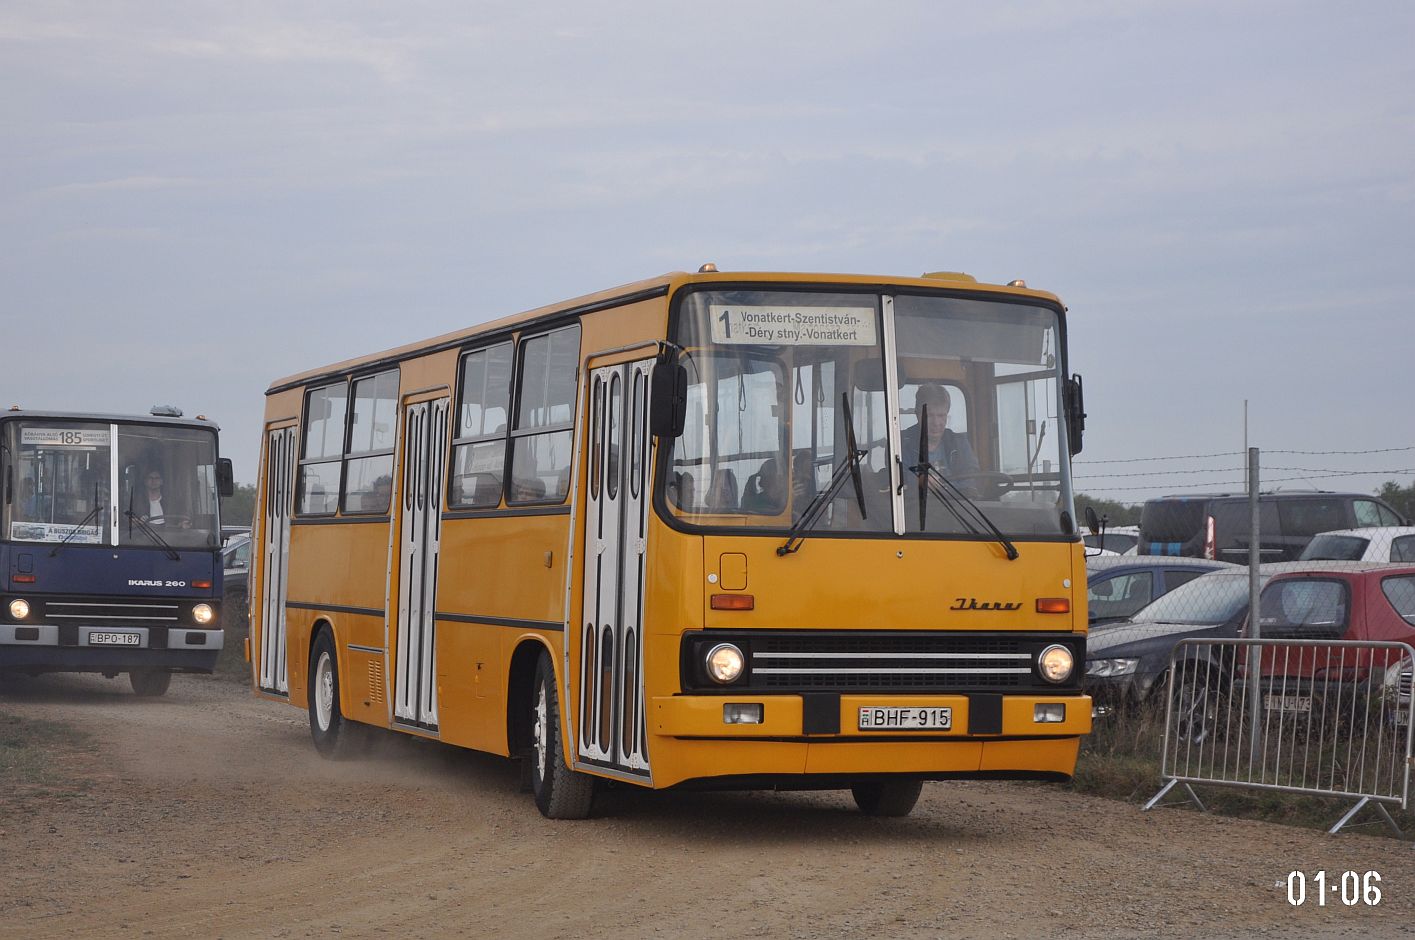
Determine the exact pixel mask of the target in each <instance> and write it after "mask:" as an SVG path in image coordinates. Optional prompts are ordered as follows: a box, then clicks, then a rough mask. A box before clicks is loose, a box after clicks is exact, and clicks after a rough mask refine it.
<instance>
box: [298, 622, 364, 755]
mask: <svg viewBox="0 0 1415 940" xmlns="http://www.w3.org/2000/svg"><path fill="white" fill-rule="evenodd" d="M309 700H310V704H309V712H310V737H312V738H314V748H315V750H316V751H319V753H320V754H322V755H324V756H325V757H329V758H335V759H338V758H343V757H348V756H349V754H350V753H351V752H352V751H353V750H354V744H355V738H356V737H357V736H358V729H357V728H356V727H355V726H354V722H352V721H349V720H348V719H347V718H345V717H344V713H343V711H341V710H340V708H339V658H338V657H337V656H335V654H334V637H333V636H332V635H331V634H330V632H329V631H328V630H327V629H326V630H321V631H320V633H319V636H318V637H317V638H316V639H315V641H314V648H313V649H312V650H311V651H310V682H309Z"/></svg>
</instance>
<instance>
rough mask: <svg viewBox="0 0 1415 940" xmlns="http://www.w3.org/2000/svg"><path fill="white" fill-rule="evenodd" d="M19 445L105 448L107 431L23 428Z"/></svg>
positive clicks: (107, 441) (107, 440)
mask: <svg viewBox="0 0 1415 940" xmlns="http://www.w3.org/2000/svg"><path fill="white" fill-rule="evenodd" d="M20 443H21V444H28V445H30V446H33V447H107V446H108V443H109V439H108V431H107V430H106V429H104V430H97V429H94V428H66V427H57V428H23V429H21V431H20Z"/></svg>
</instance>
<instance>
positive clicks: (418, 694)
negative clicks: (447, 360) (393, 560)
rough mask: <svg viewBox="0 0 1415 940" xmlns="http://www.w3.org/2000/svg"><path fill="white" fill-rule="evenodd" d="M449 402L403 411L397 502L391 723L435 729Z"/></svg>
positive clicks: (430, 403)
mask: <svg viewBox="0 0 1415 940" xmlns="http://www.w3.org/2000/svg"><path fill="white" fill-rule="evenodd" d="M447 405H448V399H446V398H439V399H436V400H435V401H424V402H418V403H416V404H411V405H407V406H405V407H404V409H403V472H402V475H401V476H400V478H399V486H398V498H399V502H400V508H401V513H400V515H401V517H402V523H401V525H400V526H399V539H398V545H399V549H398V623H397V630H398V635H397V647H396V657H397V658H396V665H395V669H394V673H393V682H394V685H395V689H394V700H393V701H394V705H393V713H394V718H395V720H396V721H397V722H398V723H400V724H403V725H413V726H416V727H418V728H422V729H424V730H427V731H436V730H437V655H436V644H435V642H434V640H435V629H436V628H435V624H434V619H433V618H434V614H435V613H436V610H437V608H436V600H437V557H438V549H439V545H440V542H441V538H442V491H443V486H442V482H443V472H444V471H443V466H444V464H445V462H446V456H447Z"/></svg>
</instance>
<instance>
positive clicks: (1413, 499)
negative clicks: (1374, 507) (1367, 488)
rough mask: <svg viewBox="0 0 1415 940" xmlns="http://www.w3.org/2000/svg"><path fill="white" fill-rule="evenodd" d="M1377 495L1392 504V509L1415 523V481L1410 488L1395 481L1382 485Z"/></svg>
mask: <svg viewBox="0 0 1415 940" xmlns="http://www.w3.org/2000/svg"><path fill="white" fill-rule="evenodd" d="M1376 495H1377V496H1379V497H1380V498H1381V499H1383V500H1385V501H1386V502H1388V503H1390V506H1391V508H1392V509H1394V510H1395V511H1396V512H1398V513H1400V514H1401V515H1402V516H1404V517H1405V518H1406V519H1408V520H1410V521H1411V522H1415V480H1412V481H1411V482H1410V485H1409V486H1401V485H1400V484H1399V483H1397V482H1395V481H1394V480H1389V481H1387V482H1386V483H1383V484H1381V488H1380V489H1379V490H1377V491H1376Z"/></svg>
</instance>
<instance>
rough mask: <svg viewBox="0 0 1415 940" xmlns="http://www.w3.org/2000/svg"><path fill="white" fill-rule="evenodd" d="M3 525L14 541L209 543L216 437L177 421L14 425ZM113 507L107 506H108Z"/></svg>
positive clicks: (213, 535)
mask: <svg viewBox="0 0 1415 940" xmlns="http://www.w3.org/2000/svg"><path fill="white" fill-rule="evenodd" d="M5 451H6V454H5V456H6V469H5V476H6V481H7V486H6V489H7V493H8V494H9V495H8V498H7V500H6V503H5V505H4V507H3V509H4V514H3V519H4V526H3V531H4V535H5V537H6V538H7V539H9V540H11V541H16V542H54V543H59V542H63V543H65V544H71V545H131V546H144V547H158V548H168V547H170V548H215V547H216V546H217V545H219V544H220V532H221V527H220V520H219V518H218V510H217V482H216V434H215V432H214V431H211V430H206V429H203V428H191V427H180V426H173V425H144V424H128V423H123V424H109V423H100V422H93V421H61V420H56V419H43V420H36V421H16V422H10V423H9V424H8V426H7V430H6V436H5ZM114 509H116V512H115V511H111V510H114Z"/></svg>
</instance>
